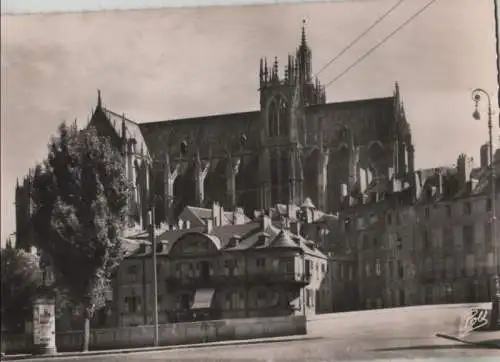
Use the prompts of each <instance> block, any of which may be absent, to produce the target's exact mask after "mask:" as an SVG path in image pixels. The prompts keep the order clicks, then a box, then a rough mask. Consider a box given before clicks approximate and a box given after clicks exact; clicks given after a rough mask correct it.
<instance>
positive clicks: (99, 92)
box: [97, 89, 102, 108]
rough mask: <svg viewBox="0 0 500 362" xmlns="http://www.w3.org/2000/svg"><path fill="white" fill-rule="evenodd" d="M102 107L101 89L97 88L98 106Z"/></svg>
mask: <svg viewBox="0 0 500 362" xmlns="http://www.w3.org/2000/svg"><path fill="white" fill-rule="evenodd" d="M101 107H102V100H101V90H100V89H98V90H97V108H101Z"/></svg>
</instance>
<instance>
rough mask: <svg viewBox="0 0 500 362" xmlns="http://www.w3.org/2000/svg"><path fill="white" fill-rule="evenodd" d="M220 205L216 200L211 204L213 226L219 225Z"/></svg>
mask: <svg viewBox="0 0 500 362" xmlns="http://www.w3.org/2000/svg"><path fill="white" fill-rule="evenodd" d="M219 217H220V206H219V203H218V202H214V203H213V204H212V220H213V223H214V225H215V226H219V220H218V219H219Z"/></svg>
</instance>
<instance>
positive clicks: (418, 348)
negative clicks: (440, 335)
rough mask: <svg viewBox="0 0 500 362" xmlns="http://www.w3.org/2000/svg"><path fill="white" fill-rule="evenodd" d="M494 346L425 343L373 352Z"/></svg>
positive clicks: (489, 347)
mask: <svg viewBox="0 0 500 362" xmlns="http://www.w3.org/2000/svg"><path fill="white" fill-rule="evenodd" d="M494 348H495V347H492V346H479V345H474V344H463V345H462V344H459V345H454V344H452V345H450V344H442V345H433V344H430V345H423V346H407V347H392V348H377V349H372V350H371V352H391V351H423V350H443V349H494Z"/></svg>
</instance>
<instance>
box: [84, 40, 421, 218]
mask: <svg viewBox="0 0 500 362" xmlns="http://www.w3.org/2000/svg"><path fill="white" fill-rule="evenodd" d="M259 86H260V87H259V97H260V109H259V110H257V111H255V112H247V113H235V114H223V115H217V116H206V117H199V118H189V119H177V120H167V121H161V122H150V123H137V122H135V121H132V120H130V119H128V118H127V117H125V116H124V115H119V114H118V113H115V112H113V111H111V110H109V109H107V108H105V107H104V106H103V105H102V101H101V99H100V97H99V100H98V105H97V107H96V109H95V111H94V113H93V115H92V118H91V121H90V125H91V126H94V127H96V128H97V129H98V130H99V132H100V134H101V135H104V136H108V137H110V138H112V139H113V142H114V143H115V144H116V147H119V148H120V149H122V151H123V154H124V156H125V158H126V165H127V172H128V173H129V175H130V179H131V181H132V182H133V183H134V184H135V185H136V190H135V191H134V192H133V194H132V196H131V211H132V212H133V215H134V218H135V221H136V222H137V223H139V224H141V223H143V220H144V216H145V212H146V210H147V209H148V208H149V207H151V206H153V205H154V206H155V213H156V215H155V216H156V217H155V220H156V221H157V223H160V222H170V223H172V222H175V221H176V219H177V217H178V216H179V213H180V212H181V211H182V210H183V209H184V208H185V206H187V205H191V206H194V207H207V206H209V205H210V204H211V203H213V202H220V203H221V205H222V206H223V207H226V208H227V209H234V208H235V207H237V206H239V207H242V208H243V209H244V211H245V212H246V213H247V214H249V215H250V214H251V213H252V212H253V211H254V210H264V209H268V208H269V207H271V206H272V205H275V204H278V203H281V204H294V205H300V204H301V203H302V202H303V201H304V200H305V198H306V197H309V198H310V199H311V200H312V202H313V203H314V204H315V205H316V206H317V208H318V209H320V210H323V211H327V212H336V211H338V210H339V209H340V208H341V204H342V202H341V200H342V198H343V197H345V196H352V197H357V196H358V194H359V190H360V189H363V188H364V187H365V186H366V184H368V183H370V182H371V180H372V179H373V178H377V177H386V178H393V177H397V178H402V177H405V176H406V175H407V174H409V173H411V172H412V170H413V158H414V156H413V145H412V139H411V132H410V129H409V125H408V123H407V121H406V117H405V112H404V109H403V106H402V102H401V100H400V93H399V87H398V86H397V85H396V88H395V91H394V94H393V95H392V96H390V97H386V98H378V99H368V100H359V101H350V102H341V103H326V100H325V91H324V87H323V86H321V84H320V82H319V80H317V79H312V52H311V49H310V48H309V46H308V44H307V39H306V36H305V31H304V32H303V34H302V40H301V43H300V46H299V47H298V49H297V51H296V54H295V56H289V58H288V62H287V64H286V66H285V71H284V75H280V72H279V64H278V60H277V59H275V61H274V62H273V64H272V65H270V66H268V64H267V60H265V59H264V60H261V62H260V71H259Z"/></svg>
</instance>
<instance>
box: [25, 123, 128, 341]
mask: <svg viewBox="0 0 500 362" xmlns="http://www.w3.org/2000/svg"><path fill="white" fill-rule="evenodd" d="M33 184H34V185H33V188H34V192H33V202H34V212H33V217H32V222H33V228H34V231H35V235H36V238H35V239H36V241H35V243H36V245H37V246H38V247H39V248H40V249H41V250H43V251H44V252H46V253H47V254H48V255H50V259H51V266H52V268H53V271H54V274H55V279H56V281H57V283H58V284H59V283H60V284H61V285H62V286H63V287H64V288H66V289H67V290H68V291H69V292H70V294H71V299H72V300H78V301H81V303H82V306H83V310H84V342H83V346H82V349H83V350H84V351H87V350H88V348H89V336H90V319H91V318H92V316H93V314H94V312H95V310H96V309H98V308H100V307H102V305H103V298H104V297H103V295H104V292H105V291H106V289H107V288H108V287H109V283H110V278H111V274H112V272H113V271H114V269H115V268H116V267H117V266H118V264H119V262H120V261H121V260H122V258H123V256H124V249H123V247H122V243H121V238H120V234H121V232H122V231H123V228H124V227H125V225H126V219H127V199H128V190H129V185H128V182H127V179H126V176H125V172H124V163H123V159H122V157H121V154H120V153H119V151H118V150H117V149H115V148H113V147H112V146H111V143H110V140H109V139H107V138H104V137H99V136H98V135H97V133H96V131H95V130H94V129H93V128H87V129H84V130H81V131H79V130H78V129H77V127H76V125H71V126H67V125H66V124H64V123H63V124H61V125H60V126H59V133H58V135H57V136H56V137H53V139H52V140H51V142H50V144H49V154H48V157H47V159H46V160H45V161H44V162H43V164H41V165H38V166H37V167H36V168H35V173H34V183H33Z"/></svg>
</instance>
